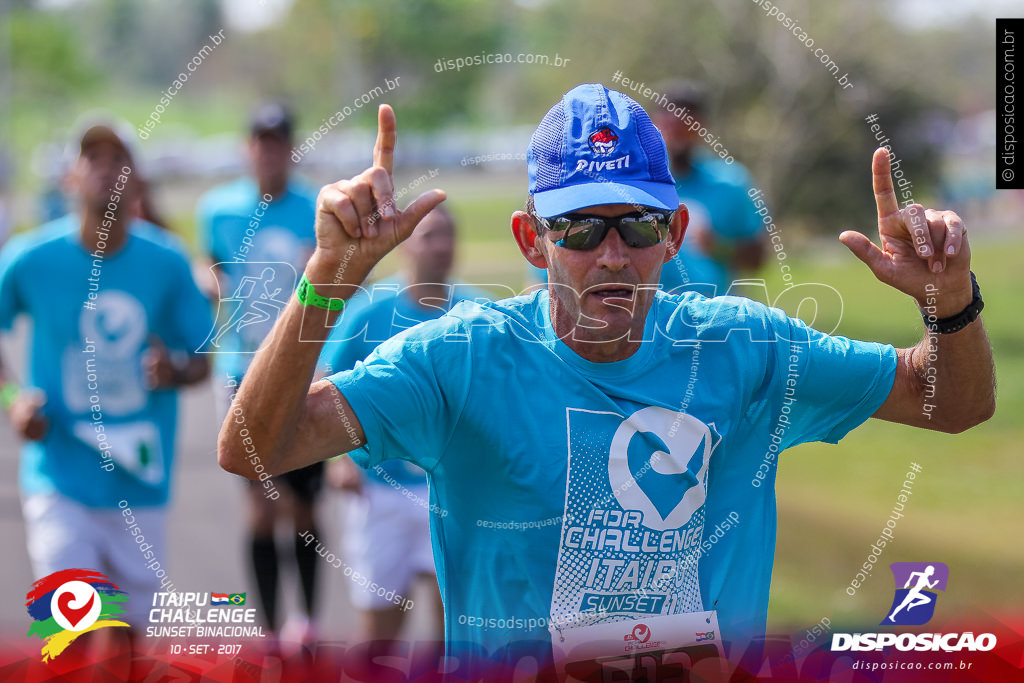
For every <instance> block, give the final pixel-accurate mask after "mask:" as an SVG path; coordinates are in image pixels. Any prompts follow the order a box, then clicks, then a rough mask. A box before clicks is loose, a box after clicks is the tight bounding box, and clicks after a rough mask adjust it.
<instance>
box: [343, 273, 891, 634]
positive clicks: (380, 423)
mask: <svg viewBox="0 0 1024 683" xmlns="http://www.w3.org/2000/svg"><path fill="white" fill-rule="evenodd" d="M895 368H896V354H895V350H894V349H893V348H892V347H891V346H888V345H882V344H876V343H870V342H859V341H851V340H849V339H846V338H843V337H832V336H828V335H825V334H822V333H820V332H817V331H815V330H812V329H810V328H808V327H807V326H806V325H804V323H802V322H801V321H799V320H795V319H791V318H789V317H787V316H786V314H785V313H784V312H783V311H781V310H779V309H774V308H768V307H766V306H764V305H763V304H760V303H757V302H754V301H751V300H748V299H743V298H739V297H719V298H715V299H706V298H704V297H703V296H701V295H699V294H696V293H686V294H682V295H678V296H669V295H665V294H664V293H663V292H658V293H657V294H656V296H655V299H654V303H653V306H652V308H651V311H650V312H649V314H648V317H647V319H646V324H645V328H644V343H643V344H642V345H641V347H640V348H639V350H638V351H636V352H635V353H634V354H633V355H632V356H630V357H629V358H627V359H625V360H622V361H618V362H614V363H593V362H590V361H587V360H585V359H583V358H582V357H581V356H579V355H577V354H576V353H575V352H573V351H572V350H571V349H570V348H569V347H568V346H566V345H565V344H564V343H563V342H561V341H560V340H558V339H556V338H555V337H554V334H553V331H552V328H551V324H550V319H549V301H548V292H547V290H546V289H545V290H539V291H538V292H536V293H534V294H532V295H529V296H521V297H515V298H511V299H505V300H502V301H498V302H494V303H490V304H485V305H483V306H480V305H476V304H469V303H462V304H460V305H458V306H456V307H455V308H454V309H452V311H451V313H449V314H448V315H445V316H443V317H441V318H439V319H438V320H434V321H430V322H427V323H424V324H422V325H419V326H417V327H415V328H413V329H411V330H409V331H407V332H405V333H403V334H401V335H399V336H397V337H395V338H392V339H391V340H389V341H387V342H385V343H384V344H382V345H381V346H379V347H378V348H377V349H376V350H374V351H373V353H371V354H370V356H369V357H368V358H367V359H366V360H365V361H364V362H359V363H357V364H356V366H355V368H354V369H353V370H349V371H345V372H341V373H339V374H336V375H333V376H332V377H331V378H330V379H331V381H332V382H334V384H335V385H336V386H337V387H338V389H339V390H340V391H341V392H342V393H343V394H344V396H345V398H346V399H347V400H348V402H349V403H350V404H351V406H352V408H353V410H354V412H355V415H356V417H357V418H358V419H359V421H360V423H361V424H362V427H363V430H364V432H365V434H366V438H367V443H366V446H365V448H364V449H361V450H360V451H358V452H354V453H353V458H354V459H355V460H356V461H357V462H358V463H359V464H360V465H361V466H363V467H373V466H374V465H376V464H377V463H379V462H381V461H382V460H383V459H385V458H399V459H403V460H407V461H409V462H412V463H414V464H416V465H418V466H420V467H422V468H423V469H425V470H426V471H427V473H428V481H429V485H430V499H431V503H432V504H435V505H437V506H439V508H440V509H442V510H447V511H448V513H449V514H448V515H432V516H431V532H432V541H433V546H434V558H435V564H436V566H437V569H438V581H439V583H440V586H441V591H442V595H443V597H444V601H445V636H446V640H447V641H449V643H454V645H450V646H451V647H455V648H460V647H462V648H466V647H468V649H469V650H470V651H472V650H474V649H476V650H477V651H478V650H479V648H480V647H482V648H484V649H486V650H487V651H488V652H491V653H493V652H494V651H496V650H498V649H499V648H502V647H504V646H506V645H507V644H509V643H512V642H515V641H537V640H541V641H543V642H545V643H548V644H550V638H549V633H548V630H547V629H546V628H545V627H544V626H543V625H541V626H537V624H545V623H547V622H549V621H550V622H551V623H552V624H553V628H555V629H556V632H557V629H558V628H573V627H576V626H580V625H591V624H595V623H602V622H606V621H617V620H623V619H627V618H644V617H648V616H651V615H667V614H676V613H682V612H692V611H704V610H712V609H714V610H717V612H718V618H719V624H720V628H721V631H722V636H723V637H724V638H725V639H726V640H732V641H741V640H745V639H747V638H749V637H751V636H756V635H758V634H763V632H764V627H765V620H766V615H767V608H768V593H769V585H770V581H771V571H772V562H773V559H774V550H775V524H776V522H775V520H776V514H775V487H774V481H775V469H776V457H777V453H778V452H779V451H782V450H784V449H786V448H789V447H790V446H795V445H797V444H800V443H804V442H806V441H816V440H817V441H826V442H829V443H835V442H837V441H838V440H839V439H840V438H842V437H843V436H844V435H845V434H846V433H847V432H848V431H850V430H851V429H853V428H854V427H856V426H857V425H859V424H861V423H862V422H863V421H865V420H866V419H867V418H868V417H870V416H871V415H872V414H873V413H874V412H875V411H876V410H877V409H878V407H879V406H880V405H881V404H882V402H883V401H884V400H885V398H886V397H887V396H888V394H889V392H890V390H891V388H892V384H893V379H894V377H895ZM530 626H533V627H532V628H530ZM467 644H469V645H467ZM548 647H549V645H548Z"/></svg>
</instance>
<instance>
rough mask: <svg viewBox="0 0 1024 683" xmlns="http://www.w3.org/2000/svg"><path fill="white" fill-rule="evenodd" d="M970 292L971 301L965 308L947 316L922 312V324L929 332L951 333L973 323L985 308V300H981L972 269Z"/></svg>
mask: <svg viewBox="0 0 1024 683" xmlns="http://www.w3.org/2000/svg"><path fill="white" fill-rule="evenodd" d="M971 293H972V294H973V297H972V298H971V303H969V304H967V308H965V309H964V310H962V311H960V312H959V313H957V314H956V315H951V316H949V317H948V318H936V317H935V316H934V315H928V314H926V313H922V314H921V317H923V318H924V326H925V327H927V328H928V330H929V331H930V332H935V333H937V334H952V333H953V332H959V331H960V330H962V329H964V328H965V327H967V326H968V325H970V324H971V323H973V322H974V321H975V320H977V319H978V316H979V315H981V311H982V309H983V308H985V302H984V301H982V300H981V290H980V289H979V288H978V279H977V278H976V277H974V271H971Z"/></svg>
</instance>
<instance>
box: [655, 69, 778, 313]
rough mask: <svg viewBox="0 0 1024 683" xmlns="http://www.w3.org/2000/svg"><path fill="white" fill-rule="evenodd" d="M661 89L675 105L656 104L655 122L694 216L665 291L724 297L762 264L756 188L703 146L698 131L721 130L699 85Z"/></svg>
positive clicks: (667, 269) (664, 274)
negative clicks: (753, 193) (716, 127)
mask: <svg viewBox="0 0 1024 683" xmlns="http://www.w3.org/2000/svg"><path fill="white" fill-rule="evenodd" d="M657 90H658V92H661V93H664V94H665V96H666V98H667V100H668V102H669V103H671V104H672V105H674V106H675V109H674V110H673V111H670V109H669V108H668V107H659V106H657V105H655V109H656V111H655V113H654V116H653V117H652V118H653V119H654V123H655V125H657V126H658V128H660V129H661V132H662V134H663V135H664V136H665V144H666V146H667V147H668V153H669V160H670V162H671V165H672V168H671V170H672V177H673V178H675V181H676V191H677V192H678V193H679V201H680V202H682V203H683V204H686V208H687V209H688V210H689V212H690V223H689V227H687V229H686V238H685V239H684V240H683V246H682V249H681V250H680V252H679V254H678V255H676V257H675V258H673V259H672V260H671V261H669V262H668V263H666V264H665V265H664V267H663V268H662V270H661V284H662V288H663V289H664V290H665V291H672V290H674V289H676V288H682V289H694V290H696V291H699V292H701V293H702V294H705V295H708V296H713V295H716V294H717V295H722V294H725V293H726V292H727V291H728V290H729V285H730V284H731V283H732V281H733V280H734V279H736V277H738V276H740V275H744V274H748V273H753V272H754V271H756V270H757V269H758V268H760V267H761V264H762V263H764V255H765V242H766V235H765V232H764V230H763V229H762V227H761V225H762V224H761V218H760V217H759V216H758V215H757V214H756V213H755V208H754V203H753V201H752V200H751V198H750V196H749V195H748V190H750V189H751V187H752V185H753V183H752V181H751V179H750V174H749V173H748V172H747V169H746V168H744V167H743V166H742V165H741V164H740V163H739V162H736V161H733V162H731V163H727V161H725V160H723V159H722V158H720V157H719V155H718V154H716V153H712V152H711V151H710V150H709V149H708V148H707V147H706V146H705V144H704V143H705V140H704V139H702V137H701V135H700V128H704V129H705V130H708V131H711V132H712V133H714V135H715V136H716V137H717V136H718V135H719V131H715V130H714V127H713V124H711V123H709V119H708V116H707V94H706V91H705V89H704V87H703V86H702V85H701V84H699V83H695V82H692V81H674V82H671V83H667V84H665V85H663V86H662V87H660V88H658V89H657ZM712 139H713V140H714V138H712ZM715 144H716V145H720V144H723V143H721V142H719V141H716V142H715ZM723 148H724V149H726V150H728V148H727V147H724V146H723ZM707 284H712V285H714V286H715V289H714V290H713V292H712V291H711V290H710V289H709V288H708V287H706V286H700V285H707Z"/></svg>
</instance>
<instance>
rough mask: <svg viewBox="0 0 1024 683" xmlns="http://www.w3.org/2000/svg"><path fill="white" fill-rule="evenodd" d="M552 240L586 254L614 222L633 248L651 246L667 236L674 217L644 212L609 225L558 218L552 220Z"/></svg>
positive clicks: (593, 220)
mask: <svg viewBox="0 0 1024 683" xmlns="http://www.w3.org/2000/svg"><path fill="white" fill-rule="evenodd" d="M549 221H550V222H549V226H550V227H549V230H550V232H551V233H552V234H551V240H552V241H553V242H555V243H556V244H557V245H559V246H560V247H564V248H566V249H575V250H577V251H587V250H590V249H594V248H596V247H597V246H598V245H599V244H601V242H602V241H603V240H604V237H605V235H607V234H608V230H609V229H610V226H609V225H608V224H609V223H611V224H612V225H616V224H617V226H618V230H619V234H620V235H622V239H623V241H624V242H625V243H626V244H627V245H629V246H630V247H634V248H642V247H652V246H654V245H655V244H657V243H658V242H661V240H663V239H664V238H665V235H666V234H668V225H669V223H670V222H671V221H672V215H671V214H668V215H666V214H664V213H643V214H637V215H635V216H623V217H622V218H618V219H615V218H612V219H609V220H608V221H607V222H606V221H605V219H603V218H600V217H597V216H585V217H582V216H581V217H577V216H573V215H566V216H558V217H555V218H551V219H549Z"/></svg>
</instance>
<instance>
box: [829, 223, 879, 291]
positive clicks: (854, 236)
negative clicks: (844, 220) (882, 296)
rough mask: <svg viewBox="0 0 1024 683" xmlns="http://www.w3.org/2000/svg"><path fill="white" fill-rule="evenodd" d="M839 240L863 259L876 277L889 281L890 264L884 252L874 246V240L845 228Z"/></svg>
mask: <svg viewBox="0 0 1024 683" xmlns="http://www.w3.org/2000/svg"><path fill="white" fill-rule="evenodd" d="M839 241H840V242H842V243H843V244H844V245H846V248H847V249H849V250H850V251H852V252H853V255H854V256H856V257H857V258H859V259H860V260H861V261H863V262H864V263H865V264H866V265H867V267H868V268H870V269H871V272H872V273H873V274H874V276H875V277H876V278H878V279H879V280H881V281H882V282H888V281H889V269H890V268H891V267H892V264H891V263H890V262H889V259H888V258H886V256H885V252H883V251H882V250H881V249H879V248H878V247H877V246H875V244H874V242H872V241H871V240H870V239H868V238H867V237H866V236H865V235H863V234H861V233H859V232H857V231H855V230H845V231H843V232H842V233H841V234H840V235H839Z"/></svg>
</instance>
